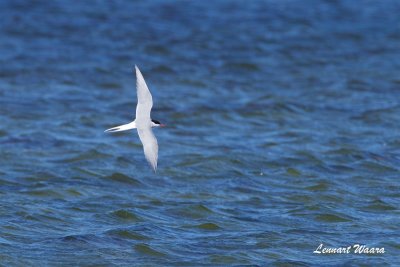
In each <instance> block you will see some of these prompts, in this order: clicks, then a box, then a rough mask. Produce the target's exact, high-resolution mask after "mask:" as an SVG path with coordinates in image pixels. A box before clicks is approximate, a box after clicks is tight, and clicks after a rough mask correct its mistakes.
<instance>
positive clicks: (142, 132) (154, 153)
mask: <svg viewBox="0 0 400 267" xmlns="http://www.w3.org/2000/svg"><path fill="white" fill-rule="evenodd" d="M137 131H138V134H139V138H140V141H142V144H143V151H144V155H145V156H146V159H147V161H148V162H149V163H150V165H151V167H153V170H154V172H155V171H156V170H157V158H158V143H157V139H156V137H155V136H154V134H153V131H152V130H151V127H150V126H149V127H147V128H138V129H137Z"/></svg>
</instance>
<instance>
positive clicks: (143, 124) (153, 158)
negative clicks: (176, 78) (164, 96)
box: [104, 65, 165, 172]
mask: <svg viewBox="0 0 400 267" xmlns="http://www.w3.org/2000/svg"><path fill="white" fill-rule="evenodd" d="M135 70H136V90H137V99H138V103H137V106H136V119H135V120H134V121H132V122H130V123H128V124H124V125H120V126H116V127H113V128H110V129H107V130H105V131H104V132H121V131H127V130H131V129H136V130H137V132H138V134H139V138H140V141H141V142H142V144H143V150H144V155H145V157H146V159H147V161H148V162H149V163H150V165H151V167H152V168H153V170H154V172H156V170H157V158H158V143H157V139H156V137H155V136H154V134H153V131H152V130H151V128H152V127H163V126H165V125H164V124H161V123H160V122H159V121H156V120H152V119H151V117H150V112H151V108H152V107H153V98H152V96H151V93H150V91H149V88H148V87H147V85H146V82H145V81H144V78H143V75H142V73H141V72H140V70H139V68H138V67H137V66H136V65H135Z"/></svg>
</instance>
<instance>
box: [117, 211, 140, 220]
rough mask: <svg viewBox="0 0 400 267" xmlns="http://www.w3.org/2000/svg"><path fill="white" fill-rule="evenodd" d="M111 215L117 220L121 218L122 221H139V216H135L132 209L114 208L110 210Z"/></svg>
mask: <svg viewBox="0 0 400 267" xmlns="http://www.w3.org/2000/svg"><path fill="white" fill-rule="evenodd" d="M111 215H112V216H113V217H115V218H117V219H118V220H122V221H130V222H139V221H141V219H140V217H139V216H137V215H136V214H135V213H133V212H132V211H127V210H123V209H120V210H116V211H113V212H111Z"/></svg>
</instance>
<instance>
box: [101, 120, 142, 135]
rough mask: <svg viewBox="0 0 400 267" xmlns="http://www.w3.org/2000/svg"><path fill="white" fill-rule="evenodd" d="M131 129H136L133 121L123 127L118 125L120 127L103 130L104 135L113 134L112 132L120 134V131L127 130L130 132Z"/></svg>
mask: <svg viewBox="0 0 400 267" xmlns="http://www.w3.org/2000/svg"><path fill="white" fill-rule="evenodd" d="M131 129H136V123H135V121H133V122H131V123H128V124H124V125H120V126H116V127H113V128H110V129H107V130H105V131H104V132H105V133H109V132H110V133H113V132H122V131H127V130H131Z"/></svg>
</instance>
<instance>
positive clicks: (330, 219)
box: [316, 214, 352, 223]
mask: <svg viewBox="0 0 400 267" xmlns="http://www.w3.org/2000/svg"><path fill="white" fill-rule="evenodd" d="M316 220H318V221H321V222H326V223H339V222H350V221H352V220H351V219H350V218H345V217H343V216H339V215H335V214H320V215H318V216H316Z"/></svg>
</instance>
